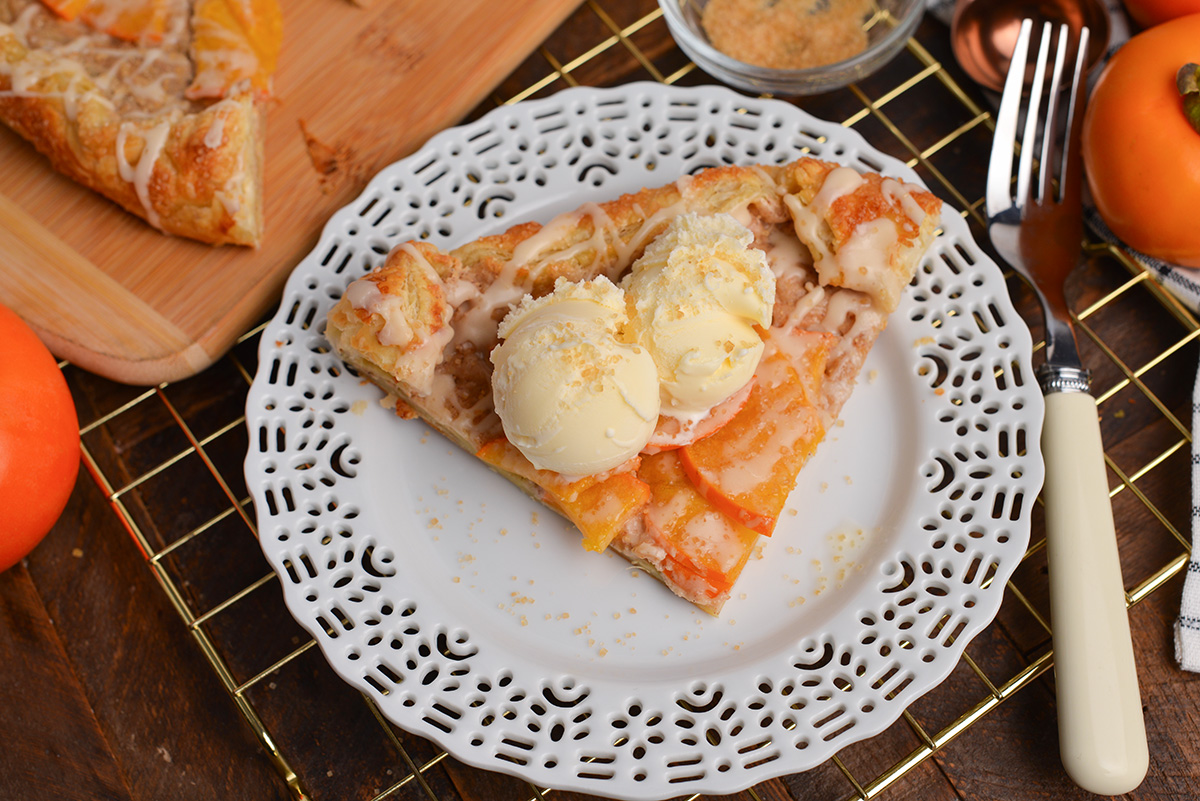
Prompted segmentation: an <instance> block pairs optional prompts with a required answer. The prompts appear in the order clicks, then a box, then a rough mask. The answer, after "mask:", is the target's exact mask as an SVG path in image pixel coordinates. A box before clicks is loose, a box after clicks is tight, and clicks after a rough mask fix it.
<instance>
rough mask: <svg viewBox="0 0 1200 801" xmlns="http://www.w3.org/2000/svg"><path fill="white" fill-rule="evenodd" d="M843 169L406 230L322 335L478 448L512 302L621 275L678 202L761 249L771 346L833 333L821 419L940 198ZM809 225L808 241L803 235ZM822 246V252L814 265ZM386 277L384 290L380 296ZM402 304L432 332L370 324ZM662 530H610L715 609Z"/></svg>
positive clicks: (847, 382)
mask: <svg viewBox="0 0 1200 801" xmlns="http://www.w3.org/2000/svg"><path fill="white" fill-rule="evenodd" d="M839 169H842V170H846V169H848V168H839V166H838V165H835V164H828V163H826V162H821V161H817V160H814V159H801V160H799V161H797V162H793V163H791V164H787V165H782V166H775V165H771V166H757V167H721V168H714V169H710V170H705V171H703V172H701V173H699V174H697V175H695V176H687V177H684V178H681V179H680V180H679V181H677V182H676V183H674V184H670V185H668V186H665V187H660V188H655V189H645V190H642V191H640V192H637V193H634V194H630V195H625V196H622V197H620V198H618V199H616V200H613V201H610V202H606V203H598V204H596V203H589V204H585V205H584V206H582V207H580V208H579V209H578V210H577V211H576V212H574V213H569V214H566V215H562V216H560V217H558V218H556V219H555V220H552V221H551V222H549V223H547V224H546V225H545V226H542V225H539V224H537V223H525V224H522V225H518V226H515V227H513V228H511V229H509V230H508V231H506V232H505V233H503V234H499V235H496V236H489V237H484V238H482V239H479V240H476V241H474V242H470V243H468V244H465V245H463V246H461V247H459V248H456V249H454V250H451V251H449V252H442V251H439V250H437V249H436V248H433V247H432V246H430V245H428V244H427V243H417V244H405V245H401V246H400V247H398V248H396V249H395V250H393V251H392V252H391V254H390V255H389V257H388V259H387V261H386V263H385V264H384V265H383V266H381V267H380V268H378V269H377V270H376V271H375V272H373V273H372V274H370V275H368V276H366V277H365V278H362V279H359V280H358V281H355V282H353V283H352V284H351V285H350V287H349V288H348V289H347V291H346V293H345V295H344V296H343V298H342V299H340V300H339V301H338V302H337V303H336V304H335V305H334V307H333V308H332V309H331V311H330V313H329V315H328V319H327V327H326V335H327V337H328V338H329V340H330V342H331V344H332V345H333V348H334V350H335V351H336V352H337V353H338V354H339V356H341V358H342V359H343V360H344V361H345V362H346V363H347V364H349V365H351V366H352V367H353V368H354V369H356V370H357V371H359V372H360V373H361V374H363V375H364V376H366V377H367V378H369V379H370V380H371V381H373V382H374V383H376V384H378V385H379V386H381V387H383V388H384V389H385V391H387V392H388V393H389V395H391V396H393V397H394V398H396V399H397V401H398V403H399V408H402V409H403V410H404V411H405V412H406V413H407V412H408V411H409V410H410V409H411V411H413V412H415V413H416V414H417V415H419V416H420V417H421V418H423V419H424V420H425V421H427V422H428V423H429V424H430V425H432V426H433V427H435V428H436V429H437V430H439V431H440V432H442V433H443V434H445V435H446V436H448V437H449V438H450V439H452V440H453V441H454V442H455V443H456V444H458V445H459V446H460V447H462V448H464V449H465V450H467V451H469V452H472V453H478V452H479V451H480V449H481V448H483V447H484V446H485V445H487V444H488V443H489V442H494V441H495V440H496V439H497V438H499V437H502V436H503V432H502V429H501V426H500V422H499V418H498V417H497V415H496V414H495V412H494V409H493V405H492V397H491V384H490V376H491V363H490V361H489V359H488V356H489V354H490V352H491V350H492V348H493V347H494V346H495V344H496V341H497V339H496V337H497V332H496V329H497V326H498V324H499V321H500V319H501V318H503V316H504V314H505V313H507V311H508V309H509V308H510V307H511V305H512V304H514V303H516V302H517V301H519V300H520V299H521V298H522V297H524V296H525V295H526V294H531V295H533V296H535V297H536V296H540V295H543V294H545V293H547V292H549V291H550V290H551V288H552V287H553V283H554V280H555V279H556V278H558V277H560V276H561V277H566V278H568V279H570V280H584V279H589V278H594V277H596V276H598V275H606V276H608V277H609V278H610V279H612V280H614V281H615V280H619V279H620V277H621V275H622V274H624V273H625V272H626V271H627V270H628V268H629V266H630V264H631V263H632V262H633V261H634V260H636V259H637V258H638V257H639V256H640V255H641V253H642V250H643V249H644V247H645V245H646V244H648V243H649V242H650V241H651V240H653V239H654V238H655V237H656V236H657V235H658V234H659V233H661V232H662V231H663V230H664V229H665V228H666V226H667V225H668V224H669V222H670V221H671V220H672V219H674V218H675V217H676V216H677V215H679V214H682V213H685V212H699V213H701V214H716V213H729V214H732V215H733V216H735V217H736V218H737V219H738V220H739V221H740V222H742V224H743V225H745V226H746V227H747V228H749V229H750V231H751V232H752V233H753V234H754V235H755V242H754V246H755V247H759V248H761V249H763V250H764V251H765V252H766V254H767V260H768V263H770V264H771V267H772V270H773V272H774V273H775V275H776V288H777V292H776V303H775V308H774V316H773V320H772V324H771V329H770V332H769V335H768V336H769V338H770V339H773V340H774V341H775V342H776V343H778V344H776V345H775V347H780V348H784V349H787V348H789V347H803V346H801V345H792V344H788V343H789V339H788V337H789V335H790V334H792V333H793V332H794V331H803V332H811V333H813V334H815V335H816V336H817V338H820V337H824V341H829V340H835V341H836V344H835V345H833V346H832V347H831V348H830V350H829V352H828V355H827V358H825V357H824V356H823V357H822V364H823V365H824V367H823V370H824V373H823V381H822V383H821V388H820V393H821V397H820V398H819V399H815V400H814V405H815V406H816V408H817V409H818V410H819V413H820V414H821V415H822V416H823V417H824V418H825V426H824V428H825V429H826V430H827V429H828V425H829V424H832V422H833V420H834V418H836V416H837V414H838V413H839V411H840V410H841V407H842V405H843V404H844V402H845V400H846V398H847V397H848V396H849V394H850V391H851V389H852V388H853V385H854V382H855V378H856V376H857V375H858V372H859V370H860V369H861V367H862V364H863V361H864V360H865V358H866V355H867V353H868V352H869V350H870V348H871V346H872V345H873V344H874V342H875V340H876V338H877V337H878V336H879V334H880V333H881V332H882V331H883V329H884V327H885V326H886V324H887V314H888V313H889V312H890V311H892V310H893V309H894V308H895V304H896V301H897V299H898V293H899V291H900V290H901V289H902V288H903V286H904V285H906V284H907V283H908V282H909V281H911V279H912V277H913V274H914V273H915V270H916V268H917V265H918V262H919V260H920V258H921V257H922V256H923V254H924V252H925V249H926V247H927V246H928V244H929V242H930V241H931V239H932V237H933V236H934V233H935V230H936V227H937V224H938V218H939V212H940V207H941V202H940V201H939V200H937V198H936V197H934V196H933V195H931V194H930V193H928V192H926V191H924V190H922V189H920V188H918V187H914V186H912V185H910V184H903V183H901V182H898V181H894V180H892V179H881V178H880V177H879V176H874V177H871V176H858V177H857V178H855V176H857V175H858V174H857V173H855V174H854V175H849V174H847V173H844V172H838V170H839ZM831 176H833V178H832V179H831ZM888 181H891V183H890V184H888V183H887V182H888ZM823 190H824V191H825V195H824V196H823V197H822V195H821V193H822V191H823ZM835 190H836V191H835ZM835 195H836V197H835ZM819 198H820V199H819ZM918 217H919V219H918ZM881 220H882V221H884V222H879V221H881ZM864 226H865V227H864ZM883 226H891V227H892V228H893V229H894V231H895V235H894V236H892V237H890V238H880V237H879V236H878V235H877V234H876V233H874V231H875V230H876V228H879V227H883ZM810 230H811V231H812V232H814V235H815V236H816V237H817V238H818V239H819V240H820V241H819V242H818V241H810V240H809V239H807V238H806V237H808V236H809V233H808V232H809V231H810ZM863 236H866V237H867V244H868V245H870V244H878V243H880V242H883V243H886V244H887V247H886V249H885V250H884V251H883V252H874V251H872V249H871V248H870V247H867V248H864V247H862V243H863V240H862V239H861V237H863ZM868 251H870V253H868ZM864 254H867V258H866V260H865V261H864V260H863V258H862V257H863V255H864ZM822 260H827V264H826V265H825V269H821V268H820V262H821V261H822ZM814 262H815V263H814ZM859 266H865V267H867V268H868V272H869V273H870V278H871V280H865V279H864V278H863V276H862V275H861V274H860V272H859V270H858V267H859ZM367 284H369V285H370V286H369V287H367V288H365V289H364V285H367ZM376 290H381V293H382V294H383V295H384V296H383V297H378V296H377V295H376ZM388 293H395V294H394V295H393V296H392V298H391V299H390V300H389V299H388V298H387V297H386V295H387V294H388ZM368 296H369V297H370V299H371V300H370V301H369V302H368V301H366V300H364V298H366V297H368ZM409 313H412V314H413V315H414V318H413V319H411V320H410V321H409V322H408V324H407V327H409V328H411V329H413V330H414V331H416V330H418V329H420V330H422V331H425V332H428V333H427V335H426V336H425V337H424V338H420V337H416V336H414V337H412V338H411V339H410V340H409V341H407V342H405V343H403V344H398V343H399V340H395V341H393V342H390V343H389V342H387V341H381V337H380V332H381V331H383V330H384V329H385V328H386V327H387V326H388V325H389V324H394V320H390V319H389V318H390V317H391V316H392V315H394V314H409ZM447 318H448V320H449V322H448V324H447V323H446V320H447ZM830 335H832V336H830ZM811 338H812V337H810V339H811ZM383 339H385V340H386V339H387V338H386V337H384V338H383ZM801 339H804V338H803V337H801ZM634 461H637V460H634ZM489 466H490V467H492V468H493V469H494V470H496V471H497V472H499V473H500V474H501V475H503V476H505V477H506V478H508V479H509V480H510V481H512V482H513V483H514V484H516V485H517V486H518V487H520V488H521V489H522V490H523V491H525V492H526V493H527V494H529V495H530V496H531V497H533V498H535V499H537V500H539V501H541V502H543V503H545V504H547V505H549V506H550V507H551V508H554V509H556V511H560V512H562V513H564V514H568V516H570V515H569V513H568V510H564V509H563V508H562V507H561V506H560V505H559V504H558V503H557V501H556V499H555V497H554V495H553V493H549V492H545V491H543V489H542V488H541V487H539V485H538V484H537V483H535V482H533V481H531V480H529V477H528V476H522V475H519V474H517V473H515V472H512V471H508V470H506V469H504V468H502V467H500V466H498V465H497V464H495V463H493V462H489ZM633 469H634V470H636V469H637V466H636V465H633ZM789 489H790V488H789ZM660 546H661V543H660V542H657V541H656V540H655V538H654V535H653V534H652V533H651V532H649V531H648V529H647V524H646V521H645V520H644V519H643V517H642V516H641V515H633V516H631V517H630V518H629V519H628V520H627V521H626V522H625V523H624V524H623V526H622V528H621V530H620V531H619V533H618V534H617V535H616V536H615V537H614V538H613V539H612V541H611V543H610V545H609V547H611V548H613V549H614V550H615V551H617V552H618V553H620V554H621V555H622V556H624V557H625V558H627V559H628V560H630V561H631V562H633V563H634V564H636V565H638V566H639V567H642V568H643V569H645V570H647V572H649V573H651V574H652V575H654V576H655V577H656V578H658V579H660V580H661V581H663V583H665V584H667V586H668V587H670V588H671V589H672V590H673V591H674V592H675V593H676V594H677V595H680V596H681V597H683V598H685V599H687V600H689V601H691V602H692V603H694V604H696V605H697V606H698V607H700V608H702V609H705V610H706V611H709V612H712V613H714V614H716V613H717V612H719V611H720V608H721V606H722V604H723V603H724V601H725V599H726V598H727V597H728V593H727V592H726V593H724V594H718V595H715V596H714V595H713V594H712V593H711V592H706V591H705V588H704V586H703V585H702V582H696V583H695V584H694V585H689V584H688V582H687V581H686V580H683V579H677V580H672V578H671V577H670V576H669V575H668V574H669V573H672V572H673V573H674V574H675V575H676V576H678V575H679V571H677V570H676V571H672V570H671V569H670V565H669V564H668V560H667V557H666V555H665V554H664V553H663V551H662V548H661V547H660Z"/></svg>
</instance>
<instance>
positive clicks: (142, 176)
mask: <svg viewBox="0 0 1200 801" xmlns="http://www.w3.org/2000/svg"><path fill="white" fill-rule="evenodd" d="M133 127H134V126H133V124H132V123H128V122H123V123H121V127H120V129H119V130H118V131H117V171H118V173H119V174H120V176H121V180H123V181H128V182H129V183H131V184H133V188H134V191H135V192H137V197H138V200H139V201H141V204H142V208H143V209H145V211H146V221H147V222H149V223H150V224H151V225H153V226H154V227H155V228H159V227H160V220H159V217H158V212H157V211H155V209H154V204H153V202H151V198H150V180H151V178H152V177H153V175H154V165H155V163H156V162H157V161H158V157H159V156H160V155H161V154H162V151H163V148H164V147H166V144H167V137H168V136H169V135H170V133H171V120H170V119H164V120H161V121H159V122H158V124H156V125H155V126H154V127H153V128H151V129H150V130H149V131H145V132H142V154H141V156H139V157H138V160H137V164H130V163H129V159H128V157H127V156H126V155H125V145H126V143H127V142H128V139H129V133H130V131H131V130H133Z"/></svg>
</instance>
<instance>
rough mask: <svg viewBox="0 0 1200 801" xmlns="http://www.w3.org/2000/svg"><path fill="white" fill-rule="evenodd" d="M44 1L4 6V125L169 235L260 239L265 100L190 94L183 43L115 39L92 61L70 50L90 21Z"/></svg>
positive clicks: (15, 0) (0, 86)
mask: <svg viewBox="0 0 1200 801" xmlns="http://www.w3.org/2000/svg"><path fill="white" fill-rule="evenodd" d="M35 5H36V4H35V3H22V2H21V0H8V2H7V3H6V4H0V121H3V122H4V123H5V124H7V125H8V126H9V127H11V128H12V129H13V130H14V131H16V132H17V133H18V134H20V135H21V136H23V137H24V138H25V139H27V140H29V142H30V143H32V144H33V146H34V147H36V148H37V149H38V151H39V152H41V153H42V154H44V155H45V156H46V157H47V158H48V159H49V161H50V163H51V164H52V165H53V166H54V168H55V169H57V170H58V171H60V172H62V173H63V174H65V175H67V176H69V177H70V178H71V179H73V180H75V181H77V182H79V183H81V184H83V185H84V186H87V187H89V188H91V189H93V190H95V191H96V192H99V193H100V194H102V195H104V196H105V197H107V198H109V199H111V200H113V201H114V202H116V203H118V204H119V205H121V206H122V207H123V208H125V209H126V210H127V211H129V212H130V213H132V214H135V215H137V216H139V217H141V218H142V219H144V220H146V221H147V222H148V223H150V224H151V225H153V226H154V227H156V228H159V229H160V230H162V231H164V232H166V233H170V234H175V235H178V236H184V237H188V238H191V239H197V240H200V241H202V242H207V243H210V244H238V245H257V244H258V243H259V242H260V240H261V237H262V227H263V221H262V197H261V189H262V149H263V112H262V110H261V108H260V104H259V103H258V102H257V100H256V99H255V96H254V95H253V94H251V93H250V92H248V91H244V92H240V93H234V94H232V95H231V96H230V97H228V98H225V99H222V100H220V101H218V102H216V103H212V104H207V105H205V104H198V103H192V102H191V101H186V100H185V99H184V98H183V89H184V86H185V82H186V77H187V73H186V69H187V65H186V63H184V64H182V65H181V63H180V62H181V60H183V57H182V55H181V53H180V52H179V51H178V50H177V49H176V50H171V49H164V50H158V49H153V48H152V49H148V50H141V49H139V48H138V46H137V45H133V44H130V43H125V42H118V41H117V40H112V39H109V40H108V41H106V42H104V43H103V44H104V46H103V48H102V47H100V45H99V44H97V45H96V46H95V50H94V53H93V55H92V56H89V55H87V47H83V48H74V49H64V44H63V43H64V42H66V43H69V42H72V41H77V40H76V39H73V38H72V37H76V36H84V35H85V33H84V32H83V28H82V24H81V23H66V22H63V21H61V20H58V19H57V18H56V17H54V16H53V15H52V14H50V13H49V12H48V11H46V10H44V9H41V8H37V7H35ZM6 23H7V24H6ZM99 36H100V35H96V41H98V42H99V41H100V39H99ZM105 38H107V37H105ZM67 53H70V55H67ZM114 53H115V54H117V56H116V58H117V59H119V60H117V61H112V58H113V56H112V54H114ZM105 59H107V61H106V60H105ZM110 62H111V63H110ZM159 62H161V63H159Z"/></svg>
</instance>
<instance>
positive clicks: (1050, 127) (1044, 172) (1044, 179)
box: [1035, 23, 1070, 201]
mask: <svg viewBox="0 0 1200 801" xmlns="http://www.w3.org/2000/svg"><path fill="white" fill-rule="evenodd" d="M1046 27H1047V28H1049V26H1046ZM1047 33H1049V31H1047ZM1069 35H1070V28H1068V27H1067V25H1066V24H1065V23H1064V24H1062V25H1060V26H1059V29H1058V50H1057V52H1056V53H1055V55H1054V70H1053V72H1052V74H1051V76H1050V93H1049V95H1048V96H1047V99H1046V122H1045V125H1044V126H1043V130H1042V151H1041V153H1040V154H1039V155H1038V159H1039V166H1038V185H1037V194H1036V195H1035V197H1036V198H1037V199H1038V200H1040V201H1044V200H1046V199H1047V198H1049V197H1050V194H1051V191H1052V188H1051V185H1050V181H1051V175H1052V174H1053V173H1052V170H1053V169H1054V143H1055V141H1056V140H1057V139H1058V94H1059V88H1060V87H1061V86H1062V75H1063V64H1064V62H1066V60H1067V39H1068V37H1069ZM1063 155H1064V156H1065V155H1066V154H1065V153H1064V154H1063ZM1062 164H1063V165H1064V166H1065V165H1066V161H1065V160H1064V161H1063V162H1062Z"/></svg>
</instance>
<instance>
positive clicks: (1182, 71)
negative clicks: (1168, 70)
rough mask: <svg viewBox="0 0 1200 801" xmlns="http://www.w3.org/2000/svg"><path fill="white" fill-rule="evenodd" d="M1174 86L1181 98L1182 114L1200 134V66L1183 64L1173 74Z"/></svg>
mask: <svg viewBox="0 0 1200 801" xmlns="http://www.w3.org/2000/svg"><path fill="white" fill-rule="evenodd" d="M1175 86H1176V88H1178V89H1179V94H1180V96H1181V97H1182V98H1183V113H1184V116H1186V117H1187V119H1188V122H1189V123H1191V126H1192V128H1194V129H1195V130H1196V133H1200V64H1184V65H1183V66H1182V67H1180V68H1179V72H1177V73H1176V74H1175Z"/></svg>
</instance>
